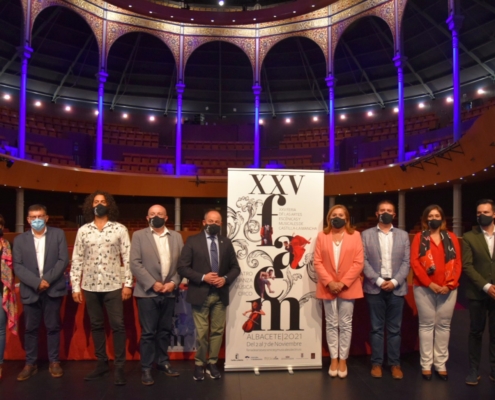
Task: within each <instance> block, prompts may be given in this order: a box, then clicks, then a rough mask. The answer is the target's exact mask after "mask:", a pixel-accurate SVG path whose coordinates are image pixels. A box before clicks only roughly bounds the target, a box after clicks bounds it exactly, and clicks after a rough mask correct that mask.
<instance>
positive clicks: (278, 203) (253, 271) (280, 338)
mask: <svg viewBox="0 0 495 400" xmlns="http://www.w3.org/2000/svg"><path fill="white" fill-rule="evenodd" d="M323 184H324V173H323V171H311V170H304V171H299V170H268V169H229V172H228V208H227V236H228V237H229V238H230V239H231V240H232V243H233V245H234V249H235V251H236V254H237V258H238V260H239V265H240V267H241V274H240V275H239V277H238V278H237V280H236V281H235V283H234V284H233V285H232V286H231V288H230V306H229V307H228V308H227V327H226V333H225V334H226V349H225V352H226V353H225V370H233V371H239V370H253V369H259V370H263V369H289V368H291V369H298V368H299V369H303V368H321V334H322V328H321V306H320V302H319V301H318V300H316V298H315V292H316V273H315V269H314V265H313V252H314V245H315V242H316V237H317V234H318V232H319V231H321V230H322V229H323V199H324V194H323Z"/></svg>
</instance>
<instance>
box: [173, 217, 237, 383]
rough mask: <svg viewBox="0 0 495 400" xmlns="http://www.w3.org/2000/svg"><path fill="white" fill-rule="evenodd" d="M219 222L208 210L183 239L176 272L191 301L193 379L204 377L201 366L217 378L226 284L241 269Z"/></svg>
mask: <svg viewBox="0 0 495 400" xmlns="http://www.w3.org/2000/svg"><path fill="white" fill-rule="evenodd" d="M221 225H222V216H221V215H220V213H219V212H218V211H215V210H212V211H208V212H207V213H206V214H205V217H204V220H203V226H204V228H205V229H204V231H203V232H201V233H199V234H197V235H194V236H191V237H189V238H188V239H187V241H186V244H185V245H184V248H183V249H182V253H181V256H180V259H179V264H178V271H179V274H180V275H181V276H182V277H185V278H187V279H189V286H188V290H187V296H186V301H188V302H189V303H191V306H192V313H193V320H194V325H195V327H196V357H195V365H196V366H195V369H194V375H193V378H194V380H196V381H202V380H203V379H204V369H205V367H206V373H207V374H208V375H209V376H210V377H211V378H212V379H219V378H220V377H221V375H220V372H219V370H218V368H217V365H216V363H217V361H218V353H219V351H220V346H221V345H222V338H223V331H224V328H225V315H226V307H227V306H228V305H229V286H230V285H232V283H233V282H234V280H235V279H236V278H237V276H238V275H239V274H240V272H241V270H240V268H239V264H238V262H237V257H236V254H235V250H234V247H233V246H232V242H231V241H230V240H229V239H228V238H226V237H225V236H221V235H220V227H221ZM206 353H208V360H207V359H206Z"/></svg>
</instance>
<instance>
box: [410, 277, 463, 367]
mask: <svg viewBox="0 0 495 400" xmlns="http://www.w3.org/2000/svg"><path fill="white" fill-rule="evenodd" d="M414 300H415V301H416V307H417V308H418V317H419V354H420V356H421V361H420V363H421V369H422V370H425V371H428V370H430V369H431V366H432V365H434V366H435V369H436V370H437V371H446V370H447V369H446V368H445V363H446V362H447V360H448V358H449V339H450V322H451V320H452V314H453V313H454V307H455V303H456V300H457V289H455V290H451V291H450V292H449V293H447V294H435V293H434V292H433V291H432V290H431V289H430V288H427V287H424V286H414Z"/></svg>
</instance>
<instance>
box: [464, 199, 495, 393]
mask: <svg viewBox="0 0 495 400" xmlns="http://www.w3.org/2000/svg"><path fill="white" fill-rule="evenodd" d="M494 211H495V204H494V202H493V200H488V199H484V200H480V201H479V202H478V206H477V208H476V214H477V222H478V225H479V226H476V227H473V229H472V230H471V231H470V232H467V233H465V234H464V236H463V237H462V239H463V240H462V269H463V271H464V273H465V274H466V276H467V277H468V283H467V286H466V296H467V298H468V299H469V316H470V318H471V324H470V330H469V374H468V376H467V377H466V384H468V385H471V386H475V385H477V384H478V381H479V380H480V378H481V376H480V374H479V366H480V360H481V347H482V346H481V345H482V338H483V332H484V330H485V325H486V317H487V315H488V328H489V329H488V331H489V333H490V345H489V357H490V368H491V369H490V380H492V381H493V382H495V285H494V283H495V257H494V250H493V247H494V243H493V242H494V230H495V226H494V224H493V218H494V216H495V214H494Z"/></svg>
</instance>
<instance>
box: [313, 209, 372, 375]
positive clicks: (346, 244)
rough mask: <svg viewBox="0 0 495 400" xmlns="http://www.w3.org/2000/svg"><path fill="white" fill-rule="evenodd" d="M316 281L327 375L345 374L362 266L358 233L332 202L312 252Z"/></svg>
mask: <svg viewBox="0 0 495 400" xmlns="http://www.w3.org/2000/svg"><path fill="white" fill-rule="evenodd" d="M314 263H315V270H316V274H317V275H318V283H317V286H316V297H317V298H318V299H322V300H323V307H324V309H325V322H326V333H327V342H328V348H329V350H330V358H331V363H330V368H329V370H328V373H329V375H330V376H331V377H335V376H337V375H338V376H339V377H340V378H345V377H346V376H347V361H346V360H347V357H348V355H349V348H350V345H351V336H352V314H353V312H354V300H355V299H359V298H362V297H363V286H362V283H361V279H360V275H361V272H362V270H363V266H364V255H363V243H362V241H361V235H360V234H359V232H357V231H355V230H354V228H353V227H351V224H350V216H349V211H348V210H347V208H345V207H344V206H342V205H336V206H334V207H332V208H331V209H330V211H329V212H328V214H327V226H326V228H325V229H324V230H323V232H320V233H319V234H318V238H317V240H316V248H315V254H314Z"/></svg>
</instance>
